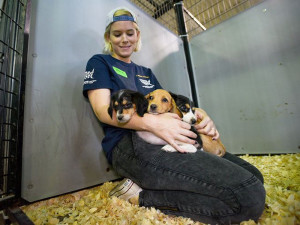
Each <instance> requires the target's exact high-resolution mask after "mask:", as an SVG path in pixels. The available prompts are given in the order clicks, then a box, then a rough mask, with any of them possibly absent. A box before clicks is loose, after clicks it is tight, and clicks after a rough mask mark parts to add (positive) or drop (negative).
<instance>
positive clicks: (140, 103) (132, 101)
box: [107, 89, 148, 123]
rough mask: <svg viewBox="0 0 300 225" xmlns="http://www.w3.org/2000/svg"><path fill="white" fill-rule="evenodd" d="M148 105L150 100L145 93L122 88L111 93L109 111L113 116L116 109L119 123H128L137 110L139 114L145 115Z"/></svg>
mask: <svg viewBox="0 0 300 225" xmlns="http://www.w3.org/2000/svg"><path fill="white" fill-rule="evenodd" d="M147 107H148V101H147V99H146V98H145V96H144V95H142V94H141V93H139V92H137V91H131V90H127V89H122V90H119V91H117V92H115V93H113V94H112V95H111V100H110V105H109V107H108V109H107V111H108V114H109V115H110V117H111V118H112V116H113V110H114V111H115V112H116V117H117V121H118V122H119V123H126V122H128V121H129V120H130V119H131V117H132V116H133V114H134V113H135V112H136V113H137V114H138V115H139V116H144V114H145V112H146V111H147Z"/></svg>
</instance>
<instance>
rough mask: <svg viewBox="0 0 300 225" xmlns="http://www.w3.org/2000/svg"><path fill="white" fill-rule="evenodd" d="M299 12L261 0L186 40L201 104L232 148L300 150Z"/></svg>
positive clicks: (288, 4) (292, 2)
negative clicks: (190, 53) (190, 49)
mask: <svg viewBox="0 0 300 225" xmlns="http://www.w3.org/2000/svg"><path fill="white" fill-rule="evenodd" d="M299 11H300V1H298V0H286V1H281V0H266V1H264V2H263V3H261V4H259V5H257V6H255V7H253V8H250V9H249V10H247V11H245V12H243V13H241V14H239V15H237V16H235V17H233V18H231V19H229V20H227V21H226V22H224V23H222V24H220V25H218V26H216V27H213V28H211V29H210V30H208V31H206V32H204V33H202V34H200V35H199V36H197V37H195V38H193V39H192V40H191V48H192V56H193V62H194V66H195V71H196V82H197V86H198V91H199V94H200V100H201V102H200V104H201V107H202V108H204V109H205V110H206V111H207V112H208V113H209V115H211V117H212V118H213V119H214V121H215V122H216V124H217V125H218V128H219V130H220V132H221V136H222V140H223V141H224V143H225V145H226V147H227V149H228V150H229V151H230V152H232V153H289V152H290V153H292V152H299V151H300V150H299V146H300V135H299V134H300V126H299V125H300V116H299V109H300V101H299V97H300V89H299V85H300V72H299V71H300V45H299V41H300V23H299Z"/></svg>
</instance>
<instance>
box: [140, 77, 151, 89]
mask: <svg viewBox="0 0 300 225" xmlns="http://www.w3.org/2000/svg"><path fill="white" fill-rule="evenodd" d="M139 80H140V81H141V82H142V84H144V86H143V87H144V88H153V87H154V85H153V84H151V83H150V80H144V79H139Z"/></svg>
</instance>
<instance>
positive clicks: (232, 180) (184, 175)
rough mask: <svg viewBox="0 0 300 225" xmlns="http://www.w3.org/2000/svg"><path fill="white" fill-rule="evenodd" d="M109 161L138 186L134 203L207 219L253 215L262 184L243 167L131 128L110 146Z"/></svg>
mask: <svg viewBox="0 0 300 225" xmlns="http://www.w3.org/2000/svg"><path fill="white" fill-rule="evenodd" d="M113 166H114V168H115V170H116V172H118V173H119V174H120V175H122V176H124V177H128V178H130V179H132V180H133V181H134V182H136V183H137V184H138V185H140V186H141V187H142V188H143V191H142V192H141V193H140V205H143V206H149V207H150V206H151V207H156V208H160V209H161V211H163V212H165V213H168V214H175V215H181V216H187V217H190V218H192V219H194V220H198V221H201V222H206V223H211V224H216V223H219V224H229V223H238V222H240V221H243V220H248V219H254V220H256V219H258V217H259V216H260V215H261V213H262V211H263V208H264V200H265V190H264V188H263V185H262V183H261V182H260V181H259V180H258V179H257V178H256V177H255V176H254V175H253V174H252V173H250V172H249V171H247V170H245V169H243V168H242V167H240V166H238V165H236V164H234V163H233V162H231V161H229V160H227V159H223V158H220V157H217V156H214V155H211V154H209V153H206V152H201V151H199V152H196V153H194V154H182V153H177V152H176V153H170V152H164V151H162V150H160V147H158V146H153V145H150V144H148V143H146V142H144V141H142V140H141V139H139V137H138V136H137V135H135V133H133V135H132V137H131V136H130V135H129V136H126V137H124V138H123V139H122V140H121V141H120V142H119V144H118V145H117V146H116V148H115V149H114V151H113Z"/></svg>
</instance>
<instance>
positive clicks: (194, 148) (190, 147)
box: [180, 144, 197, 153]
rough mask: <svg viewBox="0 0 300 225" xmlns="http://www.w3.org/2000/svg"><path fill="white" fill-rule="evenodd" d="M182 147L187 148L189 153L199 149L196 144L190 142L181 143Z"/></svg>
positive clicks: (186, 150)
mask: <svg viewBox="0 0 300 225" xmlns="http://www.w3.org/2000/svg"><path fill="white" fill-rule="evenodd" d="M180 146H181V147H182V149H184V150H185V152H187V153H195V152H196V151H197V148H196V147H195V146H194V145H190V144H181V145H180Z"/></svg>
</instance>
